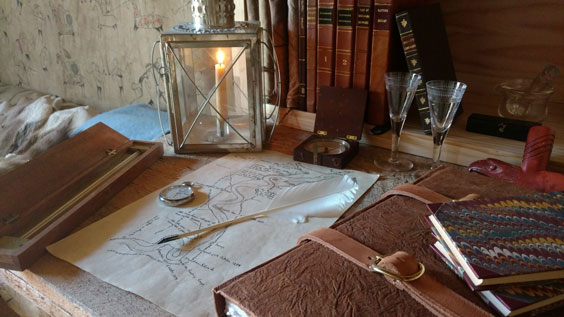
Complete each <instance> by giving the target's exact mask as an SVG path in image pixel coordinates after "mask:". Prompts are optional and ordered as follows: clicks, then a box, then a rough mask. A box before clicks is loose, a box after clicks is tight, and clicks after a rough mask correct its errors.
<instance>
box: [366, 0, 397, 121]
mask: <svg viewBox="0 0 564 317" xmlns="http://www.w3.org/2000/svg"><path fill="white" fill-rule="evenodd" d="M373 13H374V14H373V20H372V56H371V58H370V80H369V87H368V106H367V108H366V122H368V123H370V124H373V125H376V126H386V125H387V124H388V122H389V120H390V119H389V118H388V106H387V104H386V83H385V81H384V74H385V73H386V71H387V70H388V61H389V53H390V26H391V18H392V1H391V0H389V1H385V0H375V1H374V11H373Z"/></svg>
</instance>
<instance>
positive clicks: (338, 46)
mask: <svg viewBox="0 0 564 317" xmlns="http://www.w3.org/2000/svg"><path fill="white" fill-rule="evenodd" d="M354 3H355V0H337V33H336V36H335V83H334V85H335V87H341V88H351V84H352V70H353V63H354V60H353V49H354V29H355V19H354V12H355V7H354Z"/></svg>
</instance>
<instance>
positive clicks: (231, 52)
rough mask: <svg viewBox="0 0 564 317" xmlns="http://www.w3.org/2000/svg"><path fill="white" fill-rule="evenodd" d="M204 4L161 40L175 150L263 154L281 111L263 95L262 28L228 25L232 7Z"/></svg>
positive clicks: (227, 1)
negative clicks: (278, 111) (259, 152)
mask: <svg viewBox="0 0 564 317" xmlns="http://www.w3.org/2000/svg"><path fill="white" fill-rule="evenodd" d="M202 1H206V0H197V1H196V0H195V1H193V2H192V11H193V12H194V13H193V15H194V22H190V23H181V24H178V25H176V26H174V27H173V28H172V29H170V30H169V31H167V32H165V33H163V34H162V35H161V53H162V60H163V68H164V69H165V71H166V74H165V87H166V94H167V99H168V110H169V116H170V125H171V135H172V139H173V144H174V150H175V152H176V153H193V152H238V151H260V150H262V146H263V143H265V142H267V140H268V138H269V135H270V133H271V132H272V129H273V128H274V125H275V121H276V119H277V118H276V116H277V110H278V109H277V107H276V105H268V104H266V103H265V99H266V98H265V94H267V93H269V92H263V86H264V85H263V77H264V76H263V60H262V56H263V52H262V50H263V49H264V50H266V49H267V46H266V45H264V43H267V42H269V38H267V39H266V40H263V39H262V37H263V36H268V35H267V34H265V33H266V32H263V31H262V29H261V28H260V25H259V22H255V21H248V22H235V21H233V13H232V11H233V10H234V5H233V3H232V0H210V1H207V3H203V2H202ZM206 8H207V10H206ZM210 8H215V9H214V10H211V9H210ZM206 12H214V18H211V17H209V16H206ZM270 56H273V57H274V59H275V56H274V54H270ZM275 64H276V63H275ZM271 71H272V70H271ZM277 71H278V70H277V67H275V72H277ZM275 77H278V76H277V75H275ZM275 86H279V85H278V84H277V85H275Z"/></svg>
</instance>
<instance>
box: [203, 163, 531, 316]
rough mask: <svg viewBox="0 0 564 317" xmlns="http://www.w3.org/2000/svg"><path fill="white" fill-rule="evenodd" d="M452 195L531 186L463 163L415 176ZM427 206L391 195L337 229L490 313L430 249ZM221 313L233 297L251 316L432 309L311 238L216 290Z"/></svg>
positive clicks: (512, 191)
mask: <svg viewBox="0 0 564 317" xmlns="http://www.w3.org/2000/svg"><path fill="white" fill-rule="evenodd" d="M415 183H416V184H417V185H419V186H422V187H425V188H427V189H430V190H432V191H434V192H436V193H439V194H442V195H444V196H447V197H449V198H452V199H459V198H462V197H464V196H466V195H468V194H478V195H480V196H481V197H496V196H507V195H514V194H525V193H530V192H531V191H530V190H529V189H525V188H521V187H517V186H515V185H512V184H509V183H505V182H501V181H499V180H495V179H491V178H487V177H484V176H481V175H478V174H475V173H470V172H467V171H466V170H464V169H462V168H453V167H447V168H440V169H437V170H435V171H432V172H430V173H428V174H427V175H426V176H424V177H422V178H420V179H418V180H417V181H416V182H415ZM428 213H429V212H428V210H427V208H426V204H425V203H422V202H420V201H418V200H416V199H413V198H410V197H406V196H399V195H392V196H389V197H386V198H384V199H381V200H380V201H378V202H377V203H375V204H374V205H373V206H371V207H368V208H366V209H364V210H362V211H359V212H357V213H355V214H353V215H351V216H350V217H348V218H345V219H343V220H341V221H338V222H337V223H335V224H334V225H333V226H331V228H332V229H334V230H336V231H338V232H340V233H342V234H344V235H346V236H348V237H350V238H352V239H354V240H356V241H358V242H360V243H362V244H363V245H365V246H366V247H368V248H371V249H372V250H375V251H377V252H379V253H380V254H393V253H394V252H396V251H405V252H407V253H409V254H411V255H412V256H413V257H414V258H415V259H416V260H417V261H420V262H421V263H422V264H423V265H424V266H425V274H426V275H427V274H429V275H430V276H431V277H432V278H434V279H435V280H436V281H438V282H439V283H441V284H442V285H445V286H447V287H448V288H450V289H451V290H453V291H454V292H455V293H457V294H459V295H461V296H462V297H464V298H466V299H468V300H470V301H471V302H473V303H474V304H476V305H478V306H480V307H482V308H483V309H484V310H487V311H490V310H489V308H488V307H487V306H486V305H485V304H484V303H483V302H482V301H481V300H480V298H479V297H478V296H477V295H476V294H474V293H473V292H472V291H470V289H469V288H468V287H467V286H466V285H465V283H464V282H463V281H462V280H461V279H459V278H458V277H457V276H456V275H455V274H453V273H452V272H451V271H450V269H449V268H448V267H447V266H446V265H445V264H444V263H443V262H442V260H441V259H440V258H439V257H438V256H436V255H435V254H434V252H433V251H432V249H431V248H430V247H429V245H430V244H432V243H433V242H434V241H436V239H435V238H434V237H433V236H432V234H431V230H430V227H429V225H428V224H427V223H426V221H425V216H426V215H428ZM214 300H215V305H216V310H217V313H218V315H220V316H224V315H225V307H226V302H227V301H228V302H230V303H232V304H235V305H237V306H238V307H239V308H240V309H241V310H243V311H245V312H246V313H248V314H249V315H251V316H379V315H390V316H427V315H431V313H430V312H429V311H428V310H427V309H426V308H425V307H424V306H423V305H421V304H419V303H418V302H417V301H416V300H415V299H413V297H412V296H410V294H408V293H407V292H406V291H402V290H400V289H398V288H396V287H395V286H394V285H393V284H392V283H389V282H387V281H386V279H385V278H384V276H382V275H380V274H378V273H376V272H370V271H368V270H366V269H363V268H361V267H359V266H358V265H357V264H355V263H353V262H351V261H350V260H348V259H346V258H345V257H343V256H341V255H339V254H338V253H336V252H334V251H333V250H330V249H329V248H327V247H325V246H323V245H321V244H319V243H317V242H314V241H304V242H301V243H300V244H299V245H297V246H296V247H294V248H292V249H290V250H289V251H287V252H285V253H283V254H281V255H280V256H278V257H276V258H273V259H271V260H270V261H268V262H265V263H263V264H261V265H260V266H257V267H255V268H253V269H251V270H250V271H248V272H246V273H244V274H241V275H239V276H237V277H235V278H233V279H231V280H228V281H227V282H225V283H223V284H221V285H219V286H217V287H216V288H215V289H214Z"/></svg>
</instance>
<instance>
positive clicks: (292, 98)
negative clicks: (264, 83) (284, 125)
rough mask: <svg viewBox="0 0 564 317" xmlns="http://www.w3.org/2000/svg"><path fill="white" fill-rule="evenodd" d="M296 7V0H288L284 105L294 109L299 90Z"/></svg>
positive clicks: (297, 5) (297, 106)
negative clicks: (286, 71) (285, 93)
mask: <svg viewBox="0 0 564 317" xmlns="http://www.w3.org/2000/svg"><path fill="white" fill-rule="evenodd" d="M298 7H299V3H298V0H292V1H288V94H287V95H286V106H287V107H288V108H296V109H299V104H298V94H299V90H300V81H299V78H298V77H299V76H298V73H299V67H298V59H299V58H298V42H299V35H298V33H299V8H298Z"/></svg>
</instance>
